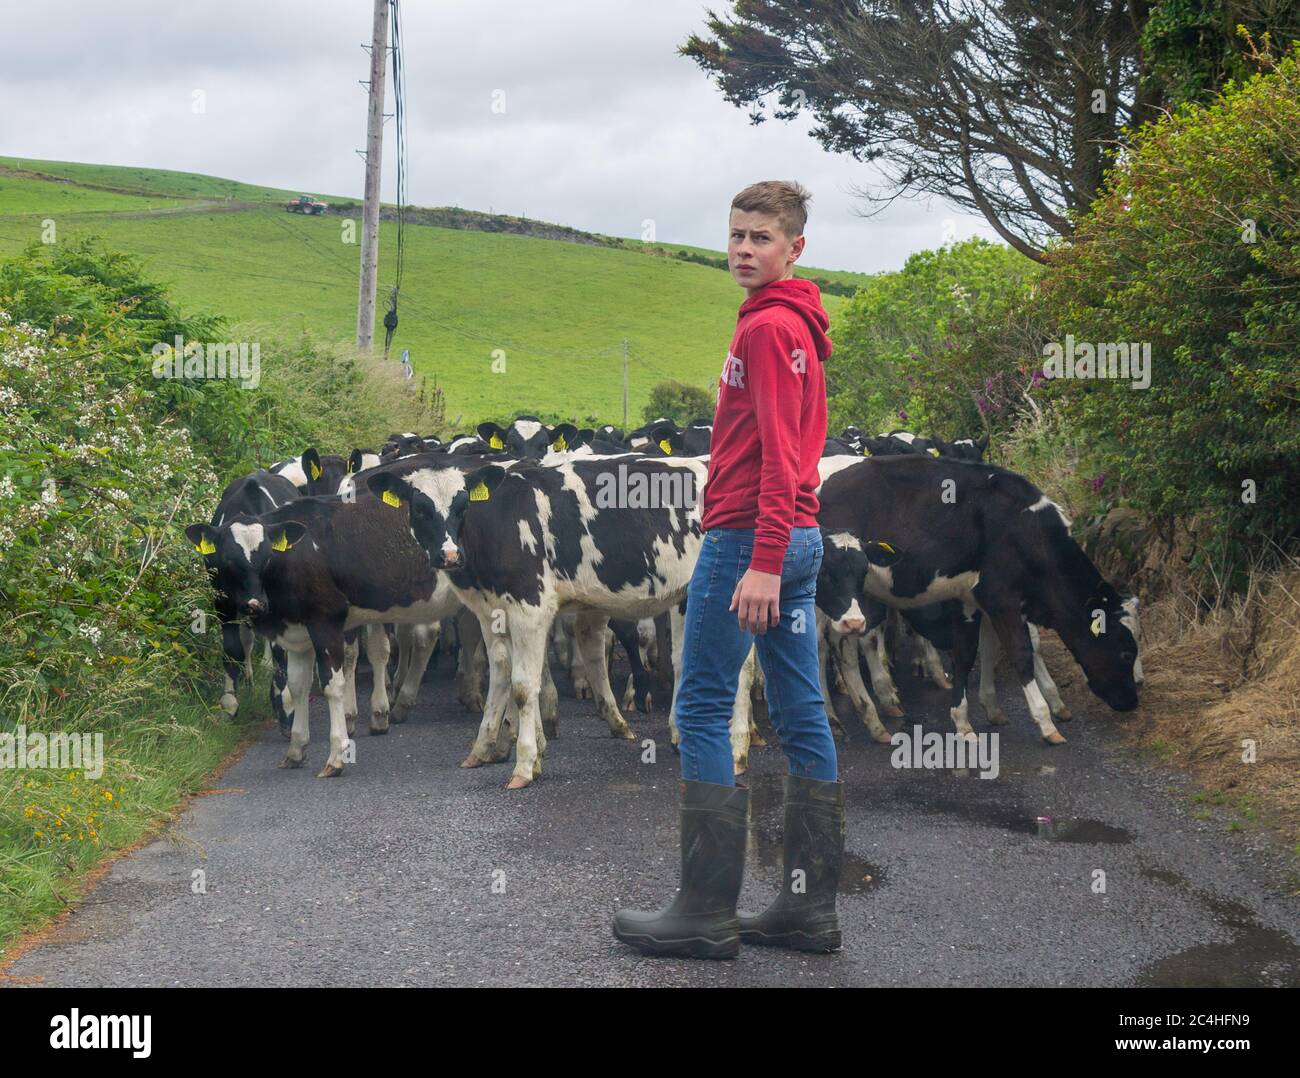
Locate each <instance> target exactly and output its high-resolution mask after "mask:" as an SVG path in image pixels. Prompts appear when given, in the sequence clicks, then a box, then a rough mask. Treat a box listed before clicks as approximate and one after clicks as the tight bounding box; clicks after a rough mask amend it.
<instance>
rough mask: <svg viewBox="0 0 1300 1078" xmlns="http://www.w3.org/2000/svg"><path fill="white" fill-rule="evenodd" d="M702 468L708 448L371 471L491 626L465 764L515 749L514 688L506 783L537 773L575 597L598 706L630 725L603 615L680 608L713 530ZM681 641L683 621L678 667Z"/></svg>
mask: <svg viewBox="0 0 1300 1078" xmlns="http://www.w3.org/2000/svg"><path fill="white" fill-rule="evenodd" d="M706 478H707V464H705V463H704V462H702V461H699V460H695V459H693V458H681V459H680V460H674V459H673V458H664V459H657V460H656V459H650V458H647V457H643V456H639V455H637V454H625V455H622V456H615V457H587V458H577V457H575V458H574V459H572V460H568V461H565V462H563V463H558V464H555V465H553V466H550V467H546V466H543V465H542V464H539V463H534V462H520V463H519V464H517V465H514V466H513V467H510V468H505V467H502V466H501V465H500V464H491V463H489V464H486V465H484V466H482V467H481V468H479V469H477V470H475V471H473V472H470V473H468V474H466V473H464V472H462V471H460V470H459V469H455V468H447V467H445V466H442V467H439V466H436V465H435V466H431V467H429V468H426V469H420V470H417V471H413V472H411V473H409V474H408V475H406V476H404V477H402V476H396V475H392V474H391V473H387V472H385V470H384V469H380V470H379V471H378V472H376V473H374V474H373V475H372V476H370V477H369V479H368V483H369V486H370V489H371V491H372V492H373V493H375V494H376V495H377V496H379V497H381V498H385V500H388V501H396V502H398V503H399V505H400V506H401V507H402V511H403V513H404V515H405V514H407V513H409V517H407V519H408V520H409V527H410V529H411V531H412V533H413V534H414V535H415V537H416V538H417V539H418V540H419V542H420V545H421V546H422V547H423V548H424V550H425V551H426V552H427V553H428V555H429V558H430V560H431V562H432V564H433V566H434V568H436V569H438V570H440V571H445V572H446V573H447V575H448V576H449V577H450V579H451V582H452V585H453V587H455V589H456V591H457V593H458V594H459V595H460V597H461V599H462V600H463V601H464V603H465V605H466V606H468V607H470V608H471V609H472V610H474V611H475V612H476V613H477V614H478V616H479V622H480V624H481V625H482V626H483V636H484V640H485V642H486V643H487V645H488V650H489V660H490V663H491V665H492V675H491V677H490V679H489V691H488V700H487V704H486V706H485V708H484V715H483V724H482V726H481V727H480V730H479V736H478V739H477V740H476V741H475V743H474V747H473V749H472V750H471V752H470V756H469V757H468V758H467V759H466V761H465V764H464V765H463V766H477V765H478V764H480V763H486V762H490V761H493V760H497V759H502V758H504V755H505V753H508V745H505V746H504V747H503V745H502V743H501V739H500V733H501V730H502V719H503V716H504V714H505V710H506V704H507V695H509V696H510V697H511V698H512V699H513V702H514V704H515V706H516V708H517V710H518V715H519V731H518V750H517V758H516V765H515V769H514V773H513V775H512V776H511V779H510V788H512V789H518V788H520V787H523V786H527V785H529V784H530V783H531V782H532V781H533V779H534V778H536V777H537V775H538V774H539V773H540V769H541V765H540V756H539V740H540V738H541V737H542V736H543V735H542V730H541V723H540V721H539V707H538V694H539V687H540V683H541V680H542V676H543V671H544V668H545V665H546V663H545V658H546V655H545V652H546V641H547V636H548V632H549V629H550V626H551V623H552V621H553V620H554V618H555V616H556V614H557V613H558V612H560V611H561V610H564V609H566V608H571V607H574V608H577V609H578V610H579V611H580V613H579V616H578V617H577V619H576V635H577V644H578V647H579V649H580V651H581V653H582V657H583V660H584V664H585V666H586V669H587V676H588V680H589V683H590V684H591V685H592V687H593V689H594V690H596V693H597V697H596V699H597V705H598V707H599V709H600V712H601V716H602V717H603V718H604V719H605V720H606V722H607V723H608V725H609V727H610V729H611V731H612V732H613V733H614V734H615V735H616V736H622V737H629V738H630V737H632V736H633V735H632V731H631V730H630V729H629V728H628V726H627V723H626V721H625V720H624V719H623V716H622V713H621V712H620V711H619V708H618V703H617V701H616V700H615V698H614V695H613V691H612V689H611V688H610V686H609V679H608V672H607V669H606V667H605V651H604V623H605V620H606V619H608V618H609V617H611V616H612V617H619V618H636V619H639V618H642V617H647V616H653V615H655V614H657V613H659V612H660V611H663V610H667V609H675V608H676V607H677V605H678V604H679V603H680V602H681V600H682V599H683V598H684V597H685V594H686V588H687V586H688V585H689V583H690V577H691V573H692V571H693V569H694V567H695V562H696V559H697V558H698V556H699V551H700V546H701V543H702V541H703V539H702V534H701V531H700V505H699V500H698V499H699V493H700V492H701V491H702V490H703V487H704V482H705V479H706ZM512 538H513V541H512ZM497 622H499V625H497V624H496V623H497ZM680 648H681V633H680V632H675V633H674V634H673V650H674V658H675V659H676V660H677V661H676V663H675V664H674V665H675V668H676V669H679V670H680V668H681V665H680Z"/></svg>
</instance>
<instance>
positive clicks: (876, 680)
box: [845, 625, 951, 719]
mask: <svg viewBox="0 0 1300 1078" xmlns="http://www.w3.org/2000/svg"><path fill="white" fill-rule="evenodd" d="M855 639H857V640H858V646H859V650H860V651H861V652H862V655H863V657H864V658H865V659H866V660H867V674H868V676H869V677H870V678H871V688H872V689H873V690H875V693H876V697H877V699H879V700H880V710H881V711H883V712H884V713H885V714H886V715H888V716H889V717H890V718H891V719H901V718H902V717H903V705H902V703H901V702H900V701H899V699H898V686H897V685H895V684H894V678H893V676H892V675H891V674H890V672H889V665H888V663H886V662H884V661H883V660H882V659H881V656H882V655H883V654H884V644H885V627H884V626H883V625H877V626H876V627H875V628H874V629H872V630H871V631H870V632H868V633H867V634H866V635H865V636H862V637H857V638H855ZM845 661H846V662H848V661H849V660H848V656H847V653H846V654H845ZM859 680H861V679H860V678H859ZM944 688H945V689H946V688H951V686H949V685H945V686H944Z"/></svg>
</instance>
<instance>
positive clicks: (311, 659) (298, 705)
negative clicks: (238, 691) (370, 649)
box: [280, 642, 316, 767]
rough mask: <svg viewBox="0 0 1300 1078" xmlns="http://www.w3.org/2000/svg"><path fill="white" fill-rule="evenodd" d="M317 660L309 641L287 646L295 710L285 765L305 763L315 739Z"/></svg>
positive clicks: (288, 685)
mask: <svg viewBox="0 0 1300 1078" xmlns="http://www.w3.org/2000/svg"><path fill="white" fill-rule="evenodd" d="M315 663H316V653H315V650H314V649H313V648H312V647H311V646H310V643H309V642H308V643H307V644H306V646H304V645H303V643H298V644H297V645H296V646H292V647H286V648H285V671H286V691H287V693H288V696H289V709H290V711H291V712H292V714H293V729H292V730H291V731H290V733H289V748H288V749H287V750H286V751H285V754H284V759H283V760H281V761H280V766H281V767H302V761H303V754H304V752H305V751H306V749H307V744H308V742H309V741H310V740H311V730H310V723H309V718H310V710H311V708H310V702H311V680H312V676H313V673H314V667H315Z"/></svg>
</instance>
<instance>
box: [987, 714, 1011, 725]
mask: <svg viewBox="0 0 1300 1078" xmlns="http://www.w3.org/2000/svg"><path fill="white" fill-rule="evenodd" d="M985 715H987V716H988V720H989V724H990V725H992V726H1006V724H1007V717H1006V716H1005V715H1004V714H1002V712H1000V711H986V712H985Z"/></svg>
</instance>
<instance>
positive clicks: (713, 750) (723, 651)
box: [677, 528, 839, 786]
mask: <svg viewBox="0 0 1300 1078" xmlns="http://www.w3.org/2000/svg"><path fill="white" fill-rule="evenodd" d="M753 549H754V529H753V528H714V529H713V530H712V531H709V532H706V533H705V536H704V547H703V549H702V550H701V551H700V560H699V561H698V562H696V564H695V572H694V573H693V574H692V576H691V584H690V590H689V591H688V593H687V599H686V628H685V634H684V640H683V642H682V671H681V680H680V681H679V682H678V686H677V728H678V731H679V733H680V736H681V754H682V778H684V779H689V780H692V781H696V782H714V783H718V784H720V785H723V786H734V785H735V781H736V779H735V768H734V766H733V763H732V758H731V740H730V737H729V733H728V724H729V723H730V721H731V711H732V707H733V705H734V703H735V699H736V685H737V682H738V681H739V678H740V668H741V666H742V665H743V664H744V662H745V658H746V657H747V656H748V655H749V649H750V646H751V645H752V644H754V643H755V641H757V644H758V661H759V662H760V663H761V664H762V667H763V674H764V677H765V678H766V681H767V685H766V695H767V705H768V711H769V714H770V715H771V717H772V725H773V726H775V727H776V732H777V733H778V734H779V735H780V737H781V749H782V751H784V752H785V756H786V761H787V762H788V764H789V767H790V774H792V775H801V776H804V777H807V778H814V779H823V780H825V781H828V782H829V781H834V780H835V779H836V778H838V777H839V772H838V762H837V760H836V756H835V741H834V739H833V738H832V737H831V730H830V724H829V723H828V722H827V720H826V709H825V705H824V703H823V700H822V693H821V681H820V678H819V677H818V672H817V663H818V658H817V616H816V612H815V608H814V604H813V600H814V598H815V597H816V595H817V573H818V571H819V570H820V569H821V564H822V537H821V532H820V531H819V530H818V529H817V528H794V529H792V530H791V532H790V546H789V547H788V548H787V549H786V552H785V562H784V563H783V564H782V566H781V598H780V609H781V622H780V624H779V625H777V626H775V627H772V628H769V629H768V630H767V632H766V633H763V634H762V635H759V636H755V635H754V634H753V633H749V632H746V631H744V630H743V629H741V627H740V622H739V620H738V618H737V614H736V612H735V611H733V610H728V609H727V608H728V607H729V606H730V605H731V596H732V594H733V593H734V592H735V590H736V585H737V584H738V583H739V582H740V578H741V577H742V576H744V575H745V570H747V569H748V568H749V558H750V554H751V553H752V551H753Z"/></svg>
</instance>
